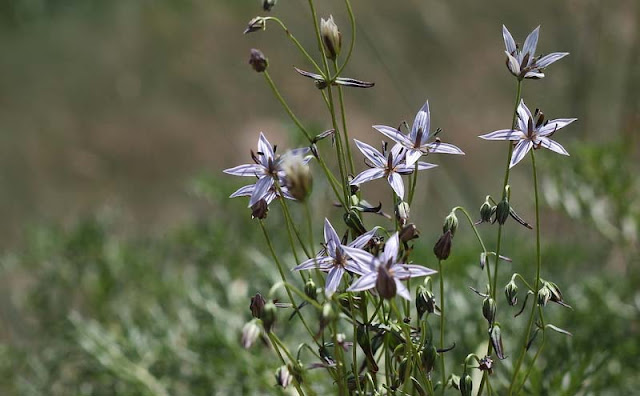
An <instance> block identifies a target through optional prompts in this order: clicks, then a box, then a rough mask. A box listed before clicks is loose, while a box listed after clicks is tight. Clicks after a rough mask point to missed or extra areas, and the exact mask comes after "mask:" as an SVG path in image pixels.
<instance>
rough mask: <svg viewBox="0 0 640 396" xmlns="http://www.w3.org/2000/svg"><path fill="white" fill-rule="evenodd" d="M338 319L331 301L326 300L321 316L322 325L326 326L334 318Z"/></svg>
mask: <svg viewBox="0 0 640 396" xmlns="http://www.w3.org/2000/svg"><path fill="white" fill-rule="evenodd" d="M335 319H336V313H335V311H334V310H333V307H332V306H331V303H329V302H326V303H324V305H323V306H322V314H321V316H320V327H322V328H324V327H326V326H327V325H328V324H329V323H331V322H332V321H333V320H335Z"/></svg>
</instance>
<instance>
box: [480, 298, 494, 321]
mask: <svg viewBox="0 0 640 396" xmlns="http://www.w3.org/2000/svg"><path fill="white" fill-rule="evenodd" d="M482 316H484V318H485V319H486V320H487V322H489V327H491V326H493V322H494V320H495V319H496V302H495V301H494V300H493V298H491V297H487V298H485V299H484V301H483V302H482Z"/></svg>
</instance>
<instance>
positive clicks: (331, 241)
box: [293, 218, 377, 296]
mask: <svg viewBox="0 0 640 396" xmlns="http://www.w3.org/2000/svg"><path fill="white" fill-rule="evenodd" d="M376 231H377V228H374V229H373V230H371V231H369V232H367V233H364V234H362V235H360V236H359V237H358V238H356V239H355V240H354V241H353V242H351V243H350V244H349V245H347V246H348V247H350V248H354V249H362V248H363V247H365V246H366V244H367V243H369V241H370V240H371V238H373V236H374V235H375V233H376ZM324 242H325V249H323V252H321V253H320V254H319V255H318V256H316V257H314V258H312V259H309V260H307V261H305V262H303V263H301V264H300V265H298V266H297V267H295V268H294V269H293V270H294V271H300V270H310V269H313V268H318V269H319V270H320V271H324V272H328V274H327V280H326V283H325V293H326V294H327V296H331V295H332V294H333V293H334V292H335V291H336V290H337V289H338V286H339V285H340V280H341V279H342V276H343V275H344V273H345V271H350V272H353V273H354V274H358V275H364V274H366V273H367V272H368V271H369V267H368V266H367V267H362V266H361V265H360V264H358V263H357V262H355V261H353V260H352V259H351V257H349V255H348V254H346V253H345V251H344V246H343V245H342V242H341V241H340V237H339V236H338V234H337V233H336V230H335V229H334V228H333V226H332V225H331V223H330V222H329V220H328V219H326V218H325V219H324Z"/></svg>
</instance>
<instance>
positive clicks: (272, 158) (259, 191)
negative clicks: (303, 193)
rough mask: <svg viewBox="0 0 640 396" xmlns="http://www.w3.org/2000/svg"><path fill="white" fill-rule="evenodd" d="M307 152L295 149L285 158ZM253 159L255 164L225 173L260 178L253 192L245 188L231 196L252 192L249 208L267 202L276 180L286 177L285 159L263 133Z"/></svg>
mask: <svg viewBox="0 0 640 396" xmlns="http://www.w3.org/2000/svg"><path fill="white" fill-rule="evenodd" d="M307 152H309V148H308V147H307V148H300V149H294V150H291V151H289V152H287V153H286V154H285V156H287V155H304V154H306V153H307ZM251 158H252V159H253V162H254V163H253V164H244V165H238V166H236V167H233V168H229V169H225V170H224V171H223V172H224V173H227V174H229V175H234V176H249V177H257V178H258V181H257V182H256V183H255V185H254V186H253V190H250V187H251V186H244V187H242V188H241V189H240V190H238V191H236V192H235V193H233V194H232V195H231V198H233V197H237V196H242V195H247V192H248V191H251V198H250V199H249V207H251V206H253V205H254V204H255V203H257V202H258V201H260V200H261V199H265V200H266V197H270V195H271V194H274V190H275V180H276V179H278V180H279V181H280V180H282V179H283V178H284V176H285V173H284V170H283V169H282V160H283V157H281V156H277V155H276V148H275V147H273V146H272V145H271V143H269V141H268V140H267V138H266V137H265V136H264V134H263V133H262V132H260V137H259V138H258V151H257V152H256V153H254V152H253V151H251ZM311 158H312V157H310V156H307V157H305V161H307V162H308V161H309V160H311ZM280 184H282V183H280ZM285 195H286V194H285ZM273 198H276V196H273V197H271V200H273ZM269 202H270V201H269ZM267 203H268V202H267Z"/></svg>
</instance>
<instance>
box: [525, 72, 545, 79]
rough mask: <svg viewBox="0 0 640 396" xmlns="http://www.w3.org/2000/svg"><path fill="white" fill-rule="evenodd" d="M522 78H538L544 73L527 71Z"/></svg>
mask: <svg viewBox="0 0 640 396" xmlns="http://www.w3.org/2000/svg"><path fill="white" fill-rule="evenodd" d="M524 78H531V79H534V80H540V79H541V78H544V73H541V72H539V71H528V72H527V73H526V74H525V75H524Z"/></svg>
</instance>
